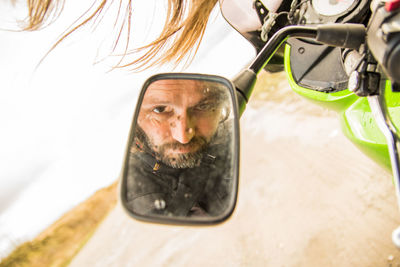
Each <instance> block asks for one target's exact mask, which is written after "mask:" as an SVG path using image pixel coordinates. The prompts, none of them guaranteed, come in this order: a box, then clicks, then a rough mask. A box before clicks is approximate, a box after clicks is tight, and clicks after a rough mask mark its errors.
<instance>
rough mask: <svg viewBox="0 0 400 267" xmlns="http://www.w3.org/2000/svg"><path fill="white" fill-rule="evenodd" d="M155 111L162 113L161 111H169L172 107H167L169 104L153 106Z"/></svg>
mask: <svg viewBox="0 0 400 267" xmlns="http://www.w3.org/2000/svg"><path fill="white" fill-rule="evenodd" d="M152 111H153V112H155V113H158V114H161V113H167V112H170V111H171V108H169V107H167V106H158V107H155V108H153V110H152Z"/></svg>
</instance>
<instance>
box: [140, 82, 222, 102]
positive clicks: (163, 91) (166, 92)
mask: <svg viewBox="0 0 400 267" xmlns="http://www.w3.org/2000/svg"><path fill="white" fill-rule="evenodd" d="M213 92H214V90H211V89H210V86H209V85H208V84H206V83H204V82H202V81H196V80H159V81H156V82H154V83H152V84H151V85H150V86H149V87H148V88H147V91H146V94H145V101H163V100H164V101H165V100H178V99H181V100H184V99H193V100H196V99H198V100H200V99H203V98H205V97H208V96H212V95H213Z"/></svg>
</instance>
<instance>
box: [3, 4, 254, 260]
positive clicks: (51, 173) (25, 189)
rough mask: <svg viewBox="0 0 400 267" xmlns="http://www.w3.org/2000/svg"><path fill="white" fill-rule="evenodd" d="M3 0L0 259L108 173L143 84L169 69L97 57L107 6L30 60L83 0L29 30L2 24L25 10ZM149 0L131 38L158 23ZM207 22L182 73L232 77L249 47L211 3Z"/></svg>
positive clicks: (113, 173)
mask: <svg viewBox="0 0 400 267" xmlns="http://www.w3.org/2000/svg"><path fill="white" fill-rule="evenodd" d="M10 2H11V1H1V2H0V28H1V29H2V30H1V31H0V259H1V258H2V257H4V256H6V255H7V254H8V253H9V252H10V251H11V250H12V249H13V248H14V247H15V246H17V245H18V244H20V243H21V242H24V241H27V240H30V239H32V238H34V237H35V236H36V235H37V234H38V233H40V232H41V231H42V230H44V229H45V228H46V227H47V226H49V225H50V224H51V223H52V222H54V221H55V220H56V219H58V218H59V217H60V216H61V215H62V214H63V213H65V212H66V211H68V210H69V209H71V208H72V207H74V206H75V205H77V204H79V203H80V202H82V201H83V200H85V199H86V198H88V197H89V196H90V195H91V194H93V193H94V192H95V191H96V190H98V189H99V188H102V187H104V186H107V185H109V184H111V183H112V182H113V181H115V180H116V179H117V177H118V175H119V172H120V169H121V166H122V159H123V153H124V149H125V143H126V140H127V135H128V131H129V127H130V123H131V118H132V116H133V111H134V108H135V105H136V100H137V95H138V93H139V91H140V87H141V85H142V83H143V82H144V80H145V79H146V78H147V77H149V76H150V75H152V74H155V73H157V72H168V71H172V70H173V69H172V67H171V66H163V67H160V68H157V69H154V68H153V69H151V70H148V71H144V72H140V73H132V72H129V71H127V70H126V69H122V70H121V69H118V70H113V71H110V68H111V66H112V63H113V62H115V60H110V58H106V60H102V59H103V58H105V56H106V55H107V51H108V52H109V51H110V49H109V47H110V40H111V41H112V40H113V39H114V36H115V31H114V32H113V34H114V35H113V34H112V28H113V27H112V26H113V24H114V20H115V16H114V15H115V14H116V13H115V12H116V9H115V6H114V7H110V11H109V12H108V13H107V14H108V15H107V16H106V17H104V19H103V21H102V23H101V24H100V26H98V28H97V29H96V30H93V27H90V26H89V27H86V28H84V29H83V30H81V31H79V32H77V33H75V34H74V35H72V36H71V37H70V38H68V39H67V40H65V41H64V42H63V43H61V45H59V46H58V47H57V48H56V49H55V50H54V51H53V52H51V53H50V54H49V56H48V57H46V59H45V60H44V61H43V63H42V64H41V65H40V66H39V67H38V68H37V64H38V63H39V61H40V59H41V58H42V57H43V56H44V55H45V54H46V52H47V51H48V50H49V48H50V47H51V45H52V44H54V43H55V41H56V40H57V38H58V37H59V36H60V34H61V33H62V32H63V30H65V29H66V28H67V27H68V26H69V25H70V24H71V23H72V22H74V21H75V19H76V18H78V17H79V15H81V14H82V13H83V12H84V11H85V10H87V9H88V8H89V7H90V6H91V4H92V1H90V0H89V1H87V0H85V1H66V5H65V7H64V11H63V13H62V15H61V17H60V18H59V19H58V20H57V21H56V22H55V23H53V24H51V25H50V26H49V27H47V28H45V29H44V30H41V31H37V32H18V31H10V30H12V29H13V30H16V29H18V27H17V22H18V20H21V19H22V18H23V17H24V16H25V12H26V7H25V6H24V5H23V3H19V2H18V1H17V3H16V4H15V5H14V6H12V5H11V3H10ZM22 2H24V1H22ZM116 2H119V1H116ZM155 2H156V1H150V0H142V1H134V7H135V10H134V13H133V17H134V21H133V25H134V26H133V27H134V28H133V29H132V31H133V34H132V38H133V39H134V40H135V41H137V43H136V44H141V43H144V42H145V41H148V40H150V39H152V37H154V36H156V34H157V33H158V32H159V30H160V26H162V25H163V17H162V16H161V15H160V14H162V13H163V9H164V8H165V6H163V5H161V4H160V2H159V1H158V3H157V5H156V4H155ZM210 23H211V25H210V27H208V29H207V31H206V34H205V36H204V40H203V43H202V45H201V47H200V50H199V52H198V54H197V56H196V58H195V60H194V62H193V63H192V65H191V66H190V67H189V68H187V69H185V71H186V72H201V73H210V74H217V75H222V76H226V77H229V78H231V77H233V76H234V75H235V74H236V73H237V72H239V71H240V70H241V69H242V68H243V67H244V65H245V64H247V63H248V62H249V61H250V60H251V59H252V58H253V57H254V49H253V48H252V46H251V45H250V44H249V43H247V41H246V40H244V39H243V38H242V37H241V36H240V35H239V34H238V33H237V32H235V31H234V30H233V29H231V28H230V26H229V25H228V24H227V23H226V22H225V21H224V19H223V18H222V16H221V15H220V14H219V10H218V9H216V10H214V13H213V15H212V17H211V20H210ZM97 61H100V63H97V64H94V63H95V62H97ZM180 70H182V69H181V68H178V69H175V71H180Z"/></svg>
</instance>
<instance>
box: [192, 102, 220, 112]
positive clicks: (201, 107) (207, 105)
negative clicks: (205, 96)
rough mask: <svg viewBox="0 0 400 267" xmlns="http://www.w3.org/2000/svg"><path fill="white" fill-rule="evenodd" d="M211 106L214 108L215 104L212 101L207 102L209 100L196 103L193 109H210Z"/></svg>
mask: <svg viewBox="0 0 400 267" xmlns="http://www.w3.org/2000/svg"><path fill="white" fill-rule="evenodd" d="M213 108H215V105H214V104H213V103H209V102H207V103H202V104H199V105H197V106H196V107H195V109H196V110H199V111H207V110H212V109H213Z"/></svg>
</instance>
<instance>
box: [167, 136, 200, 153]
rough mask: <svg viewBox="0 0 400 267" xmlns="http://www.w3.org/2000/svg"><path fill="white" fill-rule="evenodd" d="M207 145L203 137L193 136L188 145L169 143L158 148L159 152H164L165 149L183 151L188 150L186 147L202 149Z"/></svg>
mask: <svg viewBox="0 0 400 267" xmlns="http://www.w3.org/2000/svg"><path fill="white" fill-rule="evenodd" d="M206 144H207V141H206V139H205V138H204V137H201V136H194V137H193V138H192V140H190V142H189V143H187V144H182V143H179V142H171V143H167V144H163V145H162V146H161V147H160V150H161V151H164V150H165V149H184V148H188V147H192V146H198V147H200V148H201V147H203V146H205V145H206Z"/></svg>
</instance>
